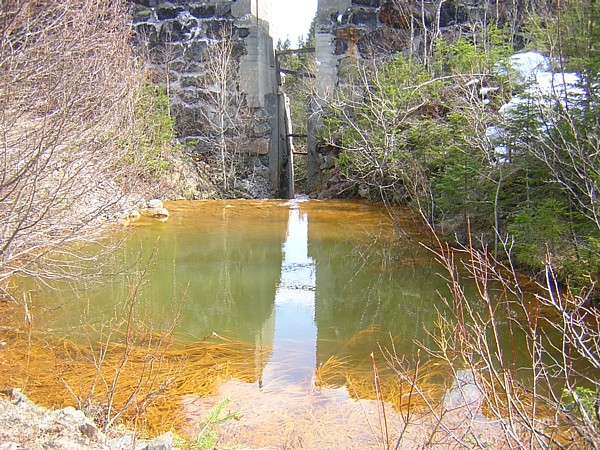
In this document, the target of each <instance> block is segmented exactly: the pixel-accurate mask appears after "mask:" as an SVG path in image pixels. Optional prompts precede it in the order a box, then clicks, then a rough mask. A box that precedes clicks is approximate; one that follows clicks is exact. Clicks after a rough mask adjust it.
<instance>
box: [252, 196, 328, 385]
mask: <svg viewBox="0 0 600 450" xmlns="http://www.w3.org/2000/svg"><path fill="white" fill-rule="evenodd" d="M282 251H283V262H282V265H281V279H280V282H279V286H278V288H277V293H276V295H275V311H274V314H275V335H274V339H273V352H272V354H271V358H270V360H269V364H268V365H267V367H266V368H265V370H264V372H263V380H262V383H261V384H262V386H264V387H265V388H266V389H269V387H270V384H271V383H272V382H274V381H277V382H278V383H281V382H282V381H283V382H284V384H286V385H287V384H291V383H297V382H303V381H310V379H311V378H312V375H313V373H314V370H315V361H316V348H317V327H316V324H315V320H314V317H315V288H316V272H315V265H314V261H313V260H312V258H310V257H309V256H308V214H307V213H305V212H301V211H300V210H299V206H298V204H295V203H292V206H291V209H290V211H289V220H288V232H287V238H286V241H285V243H284V244H283V248H282Z"/></svg>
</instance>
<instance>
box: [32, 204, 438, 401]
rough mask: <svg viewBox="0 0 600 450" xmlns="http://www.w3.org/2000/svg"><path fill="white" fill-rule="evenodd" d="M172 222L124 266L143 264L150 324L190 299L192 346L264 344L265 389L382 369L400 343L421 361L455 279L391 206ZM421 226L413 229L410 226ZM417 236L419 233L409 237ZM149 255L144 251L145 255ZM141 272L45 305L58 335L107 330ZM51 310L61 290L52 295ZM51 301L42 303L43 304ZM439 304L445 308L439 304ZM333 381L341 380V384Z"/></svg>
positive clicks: (258, 352) (150, 235)
mask: <svg viewBox="0 0 600 450" xmlns="http://www.w3.org/2000/svg"><path fill="white" fill-rule="evenodd" d="M169 209H170V211H171V217H170V219H169V221H167V222H164V223H160V222H153V221H147V220H142V221H140V222H138V223H136V224H134V225H133V226H132V231H133V233H132V236H131V237H130V238H129V239H128V240H127V243H126V246H125V247H124V248H123V251H122V253H120V254H119V255H116V256H115V261H114V266H115V267H119V268H122V267H138V268H140V269H141V268H142V267H143V266H144V265H145V264H147V263H146V262H147V261H148V259H149V256H150V255H151V254H153V257H152V259H151V260H150V266H151V267H150V269H151V270H149V273H148V276H147V279H146V280H145V282H144V284H143V288H142V290H141V298H140V302H141V303H140V304H141V313H143V317H141V319H142V320H143V321H144V322H145V323H155V324H158V325H160V324H161V323H163V322H165V318H166V317H169V316H170V315H171V313H172V311H173V309H174V306H173V305H174V303H173V301H174V300H175V303H177V302H178V301H179V299H184V300H185V305H184V309H183V311H182V314H181V317H180V323H179V326H178V329H177V333H178V336H179V337H180V338H181V339H187V340H189V341H197V340H202V339H204V338H205V337H206V336H211V335H213V333H216V334H218V335H219V336H226V337H231V338H234V339H238V340H242V341H245V342H248V343H252V344H253V347H254V351H253V352H249V353H248V355H247V358H248V361H252V364H253V365H254V367H255V371H254V373H255V374H256V378H255V379H254V380H247V379H245V381H252V382H253V383H256V384H257V385H259V386H260V387H261V388H262V389H263V391H265V390H270V389H275V388H276V387H277V386H279V387H284V386H290V385H292V384H300V385H301V386H304V387H306V385H307V384H309V385H310V384H311V379H312V378H314V376H315V370H316V369H318V368H319V367H320V366H321V364H323V363H325V362H326V361H328V360H329V359H330V358H331V357H334V358H337V359H338V360H344V361H345V362H346V363H348V364H347V367H359V366H362V368H363V369H364V368H365V367H366V369H367V370H370V367H371V364H370V360H369V354H370V353H371V352H375V353H379V348H380V346H386V345H388V344H389V343H390V340H393V342H394V343H395V345H396V350H397V352H398V353H399V354H406V355H408V356H410V355H411V354H412V353H413V351H414V347H415V345H414V340H415V339H416V340H419V341H422V342H423V341H426V340H427V339H429V335H428V334H427V333H426V330H427V329H431V328H432V327H433V323H434V320H435V316H436V309H435V306H436V302H439V301H438V297H437V293H436V292H437V291H443V290H444V289H445V281H444V280H443V279H442V278H440V277H438V276H437V275H436V272H437V271H438V270H439V268H438V267H437V266H436V265H435V262H434V261H433V259H432V257H431V255H430V254H429V253H428V252H427V251H426V250H424V249H423V248H422V247H420V246H419V245H418V242H417V241H416V240H415V241H410V240H403V241H402V243H401V245H398V242H397V241H396V237H395V236H396V235H395V234H394V232H393V224H392V223H391V222H390V219H389V215H388V213H387V211H386V210H385V209H384V208H383V207H381V206H378V205H373V204H369V203H364V202H352V201H334V202H331V201H328V202H319V201H312V200H311V201H297V200H296V201H291V202H285V203H283V202H281V201H228V202H226V201H204V202H203V201H200V202H175V203H173V204H171V205H169ZM408 225H409V224H408V223H407V226H408ZM409 231H410V230H409ZM140 252H141V255H140ZM129 275H130V274H124V275H120V276H113V277H112V278H110V280H108V282H107V283H105V284H103V285H101V286H96V287H94V288H90V289H83V290H82V292H77V293H74V292H71V293H65V292H61V293H59V294H58V295H57V299H56V303H59V304H68V305H69V310H68V311H65V310H64V309H62V310H60V309H56V310H55V309H53V308H52V307H50V308H45V309H44V311H47V314H48V317H47V320H46V324H47V326H48V328H52V329H63V330H71V329H74V327H76V326H77V325H79V324H80V323H88V324H99V323H107V322H108V321H110V320H111V318H113V317H114V315H115V311H118V310H119V309H118V303H119V300H117V301H116V302H117V305H115V299H119V298H120V302H121V305H122V304H123V299H124V298H126V297H127V285H128V283H130V281H131V278H132V277H130V276H129ZM41 294H42V296H41V297H40V298H43V303H44V304H45V305H47V302H48V298H49V296H51V295H52V294H53V293H52V292H50V293H48V292H43V293H41ZM40 303H42V300H40ZM438 306H439V305H438ZM341 381H342V380H341V379H340V381H339V383H333V384H334V385H339V384H341Z"/></svg>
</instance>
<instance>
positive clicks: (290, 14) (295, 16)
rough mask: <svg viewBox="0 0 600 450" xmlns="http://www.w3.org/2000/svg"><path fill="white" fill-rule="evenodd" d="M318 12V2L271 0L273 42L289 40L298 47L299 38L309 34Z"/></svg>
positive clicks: (310, 0)
mask: <svg viewBox="0 0 600 450" xmlns="http://www.w3.org/2000/svg"><path fill="white" fill-rule="evenodd" d="M316 11H317V0H271V11H270V13H271V35H272V36H273V41H274V43H275V44H277V40H278V39H281V40H282V41H285V39H286V38H289V39H290V41H291V42H292V47H296V44H297V43H298V37H299V36H300V35H304V36H305V37H306V35H307V34H308V29H309V27H310V22H311V21H312V19H313V17H314V16H315V13H316Z"/></svg>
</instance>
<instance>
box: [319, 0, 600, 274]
mask: <svg viewBox="0 0 600 450" xmlns="http://www.w3.org/2000/svg"><path fill="white" fill-rule="evenodd" d="M579 3H580V2H575V1H574V2H570V3H567V4H566V5H565V7H564V8H562V9H560V10H558V11H555V12H552V11H551V10H540V15H539V16H537V17H536V16H535V15H532V18H531V20H530V21H529V22H528V24H527V30H528V33H529V34H528V39H529V41H528V45H529V46H530V47H533V48H537V49H545V50H547V51H548V52H550V53H549V56H550V57H552V58H554V61H557V64H556V67H557V68H564V69H570V70H577V72H578V74H579V75H578V77H577V78H576V80H577V83H576V85H575V86H570V87H567V88H566V89H565V88H562V87H561V86H562V85H561V84H560V83H562V82H563V81H562V80H560V79H559V78H560V77H556V80H555V81H554V86H553V90H552V91H549V92H548V93H540V92H539V91H537V90H534V89H528V86H526V85H524V86H516V85H514V84H512V83H513V81H515V80H516V77H514V76H513V70H512V69H511V67H510V66H509V64H507V63H506V61H507V59H508V57H509V56H510V55H511V53H512V52H513V49H512V41H511V40H510V39H509V36H510V32H509V31H507V30H503V29H500V28H498V27H496V26H495V25H494V24H489V25H487V26H482V25H478V26H477V27H476V28H475V29H474V30H473V33H471V34H469V35H467V34H462V35H460V36H459V37H457V38H456V39H454V40H453V41H451V40H448V39H445V38H439V39H438V40H437V41H435V43H434V46H433V52H432V54H431V55H429V56H428V58H427V60H426V64H424V63H422V62H420V61H418V60H415V59H412V58H405V57H403V56H399V57H396V58H395V59H393V60H391V61H384V62H376V63H375V64H374V65H373V66H372V67H370V66H369V67H361V68H360V69H359V71H358V72H357V76H356V78H355V79H353V80H350V86H343V87H341V88H339V89H338V93H337V96H338V97H337V100H336V101H334V102H332V104H331V106H330V110H329V112H328V115H326V117H325V118H324V124H325V131H324V134H323V138H324V140H325V141H326V142H327V143H328V144H329V145H330V146H331V147H332V148H335V149H337V150H338V156H337V161H336V164H337V169H338V171H339V172H340V173H341V174H343V176H344V179H345V180H346V181H347V182H348V183H349V184H350V186H351V189H352V190H353V192H354V194H356V193H360V195H362V196H365V195H366V196H368V197H369V198H372V199H378V200H384V201H390V202H400V203H409V202H410V203H412V204H414V205H416V206H417V207H418V208H419V209H421V210H422V212H423V213H424V214H425V215H426V217H427V218H428V219H429V220H430V221H431V222H432V223H434V224H436V225H437V226H439V227H440V229H441V230H442V231H443V232H444V233H447V234H448V235H452V236H455V237H456V238H457V239H458V240H459V241H460V240H462V242H465V241H464V239H465V238H466V236H467V223H468V222H470V226H471V230H470V232H471V233H472V234H473V235H475V236H478V238H479V239H480V240H481V244H482V245H487V244H489V243H493V244H494V250H495V251H496V252H498V251H499V250H500V247H501V246H500V241H501V240H505V241H506V240H507V239H508V240H510V241H511V242H514V245H513V246H512V247H511V254H512V256H514V257H515V261H516V262H518V263H519V264H522V265H524V266H528V267H529V268H533V269H535V270H539V269H541V268H543V267H544V264H545V257H546V253H547V252H548V251H549V252H550V253H551V254H552V260H553V261H554V264H555V267H556V269H557V270H559V273H560V276H561V277H563V278H564V279H567V278H571V279H573V280H574V279H576V280H579V281H578V283H582V282H583V280H584V279H585V278H586V273H587V274H588V275H589V274H590V273H591V274H593V273H595V271H597V268H598V267H599V264H598V262H599V261H600V254H598V252H597V250H598V248H597V246H595V245H594V242H597V239H598V238H600V209H599V208H600V204H599V203H598V202H597V198H598V196H599V195H600V175H598V174H599V173H600V159H599V158H600V156H599V155H600V138H599V137H598V127H597V124H598V122H599V120H600V115H599V112H598V111H600V108H598V106H599V104H600V102H599V100H598V88H599V86H600V83H598V78H599V68H600V53H598V46H597V45H596V44H595V43H596V42H598V39H597V34H598V32H599V31H598V30H599V29H600V28H599V26H600V10H599V9H598V6H597V5H596V4H595V2H586V1H584V2H582V4H581V5H580V4H579ZM579 6H581V7H579ZM542 14H543V16H542ZM566 30H576V31H577V32H572V31H571V32H566ZM516 92H520V94H519V96H520V99H519V101H518V102H515V103H514V104H511V108H510V109H506V108H504V110H503V111H502V114H501V113H500V111H499V110H500V107H501V106H502V105H503V104H505V103H506V102H507V101H508V99H509V98H510V96H511V95H513V94H515V93H516ZM490 126H495V128H490ZM490 130H493V131H492V134H493V133H496V134H498V135H499V136H492V137H490V135H489V133H490ZM498 130H502V131H501V132H500V131H498ZM492 141H493V142H492ZM346 189H348V188H346Z"/></svg>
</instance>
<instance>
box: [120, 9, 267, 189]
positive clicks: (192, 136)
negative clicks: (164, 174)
mask: <svg viewBox="0 0 600 450" xmlns="http://www.w3.org/2000/svg"><path fill="white" fill-rule="evenodd" d="M269 9H270V1H261V2H257V1H256V0H204V1H198V0H170V1H165V0H131V15H132V17H133V24H134V30H135V33H136V38H137V40H138V43H139V46H140V48H141V49H143V51H146V52H147V57H148V59H149V60H150V62H151V68H152V72H153V76H154V77H155V80H154V81H156V82H157V83H158V84H162V85H165V86H166V87H167V89H168V92H169V96H170V99H171V106H172V112H173V114H174V116H175V122H176V131H177V134H178V138H179V139H180V140H181V141H182V142H183V143H185V144H187V146H188V148H195V150H196V151H198V152H200V153H202V152H208V151H210V150H211V149H210V139H207V136H209V135H210V133H211V132H213V133H214V131H212V130H211V129H210V125H209V123H208V121H207V116H209V115H210V114H211V108H213V109H214V106H212V105H211V104H210V102H211V98H212V99H214V95H213V94H214V90H213V91H212V92H211V89H214V88H213V87H212V86H210V85H209V84H208V83H207V82H206V79H207V76H206V72H207V65H208V64H207V63H208V60H209V58H214V52H212V50H211V47H212V46H213V44H214V43H215V41H216V40H218V39H220V36H221V35H222V30H227V33H228V35H229V37H230V39H231V42H232V44H233V58H232V59H233V61H232V65H233V67H235V68H236V69H237V70H236V71H237V77H236V78H235V80H234V82H232V83H231V92H230V94H231V98H235V99H236V100H235V101H237V102H238V104H237V105H236V107H239V108H243V109H244V113H243V114H244V115H245V116H246V118H245V120H244V123H245V129H244V132H243V133H240V135H239V136H237V137H236V139H237V140H238V141H240V142H239V148H240V149H241V150H240V151H242V152H245V153H246V154H247V155H249V156H254V158H253V159H252V158H249V161H250V162H249V163H248V164H249V165H250V166H252V167H248V171H249V172H256V169H257V168H258V170H259V172H261V173H260V175H261V176H263V177H266V178H267V181H268V182H273V181H276V180H275V179H274V174H273V173H266V172H269V171H270V170H271V171H272V170H278V168H277V167H272V168H271V169H270V168H269V166H270V164H271V162H270V161H271V159H273V158H274V156H273V154H274V153H276V152H278V151H279V149H278V148H275V147H276V145H272V143H276V142H277V139H273V136H272V134H273V133H275V130H274V127H273V123H274V121H275V120H276V118H275V117H274V114H275V111H276V108H275V106H274V105H275V104H276V102H277V98H276V97H277V91H278V86H277V77H276V72H275V61H274V52H273V40H272V38H271V37H270V35H269ZM211 52H212V53H211ZM213 103H214V100H213ZM255 175H256V173H250V174H249V177H253V178H255ZM269 190H270V191H271V194H272V193H273V192H275V191H276V190H277V186H270V187H269ZM263 191H264V190H263ZM263 195H265V193H264V192H263Z"/></svg>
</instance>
